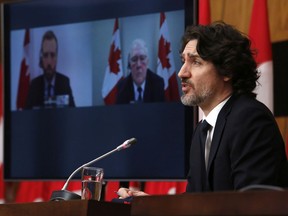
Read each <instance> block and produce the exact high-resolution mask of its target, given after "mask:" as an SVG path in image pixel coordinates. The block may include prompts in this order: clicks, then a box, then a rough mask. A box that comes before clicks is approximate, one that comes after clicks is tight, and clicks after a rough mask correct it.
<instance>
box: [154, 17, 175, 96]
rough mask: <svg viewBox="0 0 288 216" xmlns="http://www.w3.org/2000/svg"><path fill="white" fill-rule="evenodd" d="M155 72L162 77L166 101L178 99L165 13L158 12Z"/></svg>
mask: <svg viewBox="0 0 288 216" xmlns="http://www.w3.org/2000/svg"><path fill="white" fill-rule="evenodd" d="M157 74H158V75H160V76H161V77H162V78H163V79H164V89H165V97H166V100H167V101H179V99H180V97H179V89H178V82H177V76H176V70H175V63H174V58H173V52H172V46H171V40H170V36H169V29H168V24H167V21H166V17H165V13H163V12H161V13H160V35H159V44H158V61H157Z"/></svg>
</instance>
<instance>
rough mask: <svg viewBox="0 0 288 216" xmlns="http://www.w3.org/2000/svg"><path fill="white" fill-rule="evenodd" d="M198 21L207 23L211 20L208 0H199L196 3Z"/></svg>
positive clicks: (202, 23) (203, 23)
mask: <svg viewBox="0 0 288 216" xmlns="http://www.w3.org/2000/svg"><path fill="white" fill-rule="evenodd" d="M198 9H199V10H198V13H199V16H198V19H199V20H198V23H199V24H201V25H208V24H210V22H211V15H210V14H211V13H210V0H200V1H199V5H198Z"/></svg>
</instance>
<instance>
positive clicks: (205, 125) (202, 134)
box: [199, 120, 211, 191]
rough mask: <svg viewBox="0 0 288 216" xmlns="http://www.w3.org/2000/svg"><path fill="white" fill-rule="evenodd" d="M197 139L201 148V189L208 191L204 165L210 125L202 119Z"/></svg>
mask: <svg viewBox="0 0 288 216" xmlns="http://www.w3.org/2000/svg"><path fill="white" fill-rule="evenodd" d="M199 127H200V128H199V141H200V148H201V156H200V157H201V158H202V163H201V173H202V174H201V176H202V184H203V191H209V190H210V187H209V183H208V178H207V173H206V165H205V142H206V138H207V131H208V130H209V128H210V127H211V125H209V123H208V122H207V121H206V120H204V121H203V122H202V123H201V124H200V126H199Z"/></svg>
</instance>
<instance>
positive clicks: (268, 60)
mask: <svg viewBox="0 0 288 216" xmlns="http://www.w3.org/2000/svg"><path fill="white" fill-rule="evenodd" d="M249 36H250V38H251V41H252V45H251V47H252V48H253V49H256V50H257V55H256V57H255V60H256V62H257V64H258V70H259V72H260V78H259V83H260V86H259V87H258V88H257V89H256V93H257V94H258V95H257V99H258V100H259V101H261V102H263V103H264V104H265V105H266V106H267V107H268V108H269V109H270V110H271V111H272V112H273V111H274V106H273V62H272V48H271V40H270V30H269V19H268V9H267V1H266V0H254V4H253V9H252V14H251V21H250V29H249Z"/></svg>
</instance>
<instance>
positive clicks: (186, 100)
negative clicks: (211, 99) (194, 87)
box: [181, 94, 203, 106]
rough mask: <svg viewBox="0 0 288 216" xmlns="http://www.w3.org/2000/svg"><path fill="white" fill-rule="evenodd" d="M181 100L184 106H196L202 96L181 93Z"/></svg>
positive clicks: (201, 99) (201, 100)
mask: <svg viewBox="0 0 288 216" xmlns="http://www.w3.org/2000/svg"><path fill="white" fill-rule="evenodd" d="M181 102H182V103H183V104H184V105H185V106H198V104H200V103H201V102H203V98H201V97H197V96H195V95H188V94H186V95H185V94H183V95H182V96H181Z"/></svg>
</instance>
